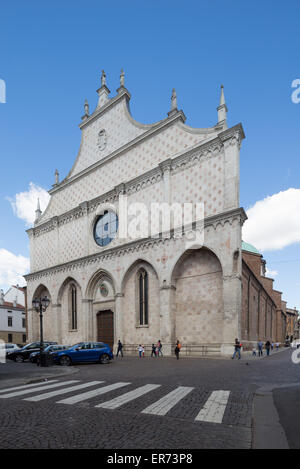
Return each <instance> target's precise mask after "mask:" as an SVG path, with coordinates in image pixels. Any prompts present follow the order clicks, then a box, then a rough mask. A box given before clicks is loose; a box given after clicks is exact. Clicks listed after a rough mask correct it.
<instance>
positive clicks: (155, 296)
mask: <svg viewBox="0 0 300 469" xmlns="http://www.w3.org/2000/svg"><path fill="white" fill-rule="evenodd" d="M97 93H98V103H97V106H96V109H95V111H94V112H93V113H91V114H90V112H89V105H88V103H87V102H85V105H84V115H83V117H82V122H81V124H80V125H79V127H80V129H81V132H82V138H81V144H80V148H79V152H78V155H77V158H76V160H75V162H74V165H73V167H72V168H71V170H70V173H69V174H68V175H67V177H66V178H65V179H63V180H62V181H59V177H58V173H56V180H55V184H54V185H53V187H52V189H51V190H50V191H49V193H50V195H51V198H50V202H49V204H48V206H47V208H46V210H45V211H44V212H43V213H41V211H40V209H39V208H38V209H37V211H36V215H37V217H36V221H35V224H34V226H33V228H31V229H29V230H28V231H27V232H28V236H29V240H30V265H31V268H30V269H31V270H30V273H29V274H28V275H27V276H26V281H27V298H28V334H29V340H38V339H39V333H40V332H39V316H38V313H36V312H35V311H34V310H33V309H31V304H32V300H33V298H36V297H37V298H40V297H44V296H47V297H48V298H49V299H50V305H49V307H48V308H47V310H46V311H45V313H44V318H43V324H44V339H45V340H55V341H57V342H58V343H65V344H75V343H76V342H80V341H89V340H101V341H104V342H107V343H109V344H110V345H111V346H112V347H115V346H116V344H117V341H118V340H119V339H120V340H121V342H122V343H123V344H124V350H125V351H127V353H136V349H137V346H138V345H139V344H142V345H143V346H144V347H146V350H147V349H148V348H150V347H151V344H152V343H157V341H158V339H160V340H161V341H162V344H163V351H164V354H166V355H168V354H171V353H172V352H173V349H174V344H175V342H176V340H180V342H181V343H182V353H183V354H186V355H196V356H197V355H208V354H211V355H214V354H216V355H219V354H225V355H226V354H229V353H232V344H233V342H234V339H235V338H236V337H241V310H242V254H241V252H242V251H241V246H242V240H241V229H242V225H243V222H244V221H245V219H246V215H245V212H244V210H243V209H242V208H241V207H240V206H239V157H240V146H241V142H242V140H243V138H244V132H243V129H242V126H241V124H237V125H235V126H234V127H231V128H228V126H227V121H226V116H227V106H226V103H225V98H224V92H223V87H222V88H221V98H220V104H219V106H218V107H217V115H218V120H217V123H216V125H214V126H213V127H209V128H199V129H198V128H192V127H189V126H188V125H186V124H185V120H186V117H185V115H184V113H183V112H182V111H181V110H178V108H177V97H176V92H175V90H173V92H172V97H171V106H170V109H169V112H168V113H167V117H166V118H164V119H162V120H161V121H159V122H157V123H155V124H150V125H149V124H141V123H139V122H136V121H135V120H134V119H133V117H132V116H131V113H130V108H129V102H130V98H131V96H130V93H129V92H128V90H127V89H126V88H125V85H124V73H123V72H121V75H120V87H119V88H118V89H117V92H116V95H115V96H114V97H113V98H110V97H109V94H110V91H109V89H108V87H107V84H106V75H105V73H104V72H103V73H102V77H101V86H100V88H99V89H98V90H97ZM184 204H186V205H187V206H192V207H194V206H195V205H196V204H198V205H199V206H201V207H203V217H202V218H201V220H200V218H193V219H192V222H191V223H188V224H186V223H184V222H183V221H182V223H180V222H179V223H176V224H175V223H174V217H173V218H172V213H173V212H172V210H173V208H174V207H175V208H176V207H177V208H180V207H183V206H184ZM153 206H154V207H156V208H157V207H161V206H164V207H171V209H170V213H171V216H170V220H171V221H170V230H169V232H168V233H165V232H164V229H161V225H159V229H158V231H157V233H156V234H155V235H153V233H151V232H150V233H148V232H147V230H144V228H145V226H148V224H149V220H148V219H146V218H145V213H146V212H148V213H150V212H151V210H152V207H153ZM124 207H125V208H124ZM132 207H133V208H132ZM138 211H140V213H139V216H138V217H137V218H138V221H136V220H135V221H134V220H133V221H132V217H133V214H137V212H138ZM124 213H125V214H126V215H124ZM141 213H143V217H141ZM164 213H165V212H164ZM166 213H168V212H166ZM164 217H165V215H164V216H163V218H164ZM124 218H125V219H126V222H127V223H125V222H124ZM127 218H128V219H127ZM133 218H134V217H133ZM159 219H160V220H161V217H160V218H159ZM182 220H183V219H182ZM163 221H165V219H164V220H163ZM130 224H131V225H130ZM141 225H142V226H141ZM129 226H131V228H132V226H135V228H136V230H135V233H136V236H132V235H131V234H129V233H128V227H129ZM126 227H127V231H126V229H125V228H126ZM131 231H132V230H131ZM121 232H122V233H121ZM197 233H201V242H199V238H198V237H197Z"/></svg>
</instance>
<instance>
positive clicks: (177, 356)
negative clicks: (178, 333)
mask: <svg viewBox="0 0 300 469" xmlns="http://www.w3.org/2000/svg"><path fill="white" fill-rule="evenodd" d="M180 349H181V344H180V342H179V340H177V342H176V347H175V355H176V358H177V360H179V352H180Z"/></svg>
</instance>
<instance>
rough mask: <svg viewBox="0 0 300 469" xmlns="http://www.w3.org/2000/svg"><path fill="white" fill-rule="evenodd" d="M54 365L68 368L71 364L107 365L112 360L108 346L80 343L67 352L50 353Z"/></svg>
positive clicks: (101, 343) (96, 343) (100, 343)
mask: <svg viewBox="0 0 300 469" xmlns="http://www.w3.org/2000/svg"><path fill="white" fill-rule="evenodd" d="M52 357H53V360H54V363H58V364H60V365H62V366H69V365H72V364H73V363H86V362H97V363H109V361H110V360H112V359H113V358H114V356H113V353H112V351H111V348H110V347H109V345H107V344H104V343H103V342H80V343H79V344H76V345H73V346H72V347H70V348H69V349H67V350H62V351H60V352H54V353H52Z"/></svg>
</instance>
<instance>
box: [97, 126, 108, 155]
mask: <svg viewBox="0 0 300 469" xmlns="http://www.w3.org/2000/svg"><path fill="white" fill-rule="evenodd" d="M106 141H107V136H106V132H105V130H104V129H102V130H100V132H99V133H98V148H99V150H100V151H102V150H104V148H105V147H106Z"/></svg>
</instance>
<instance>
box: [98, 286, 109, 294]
mask: <svg viewBox="0 0 300 469" xmlns="http://www.w3.org/2000/svg"><path fill="white" fill-rule="evenodd" d="M100 293H101V295H102V296H107V295H108V288H107V286H106V285H105V283H101V285H100Z"/></svg>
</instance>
